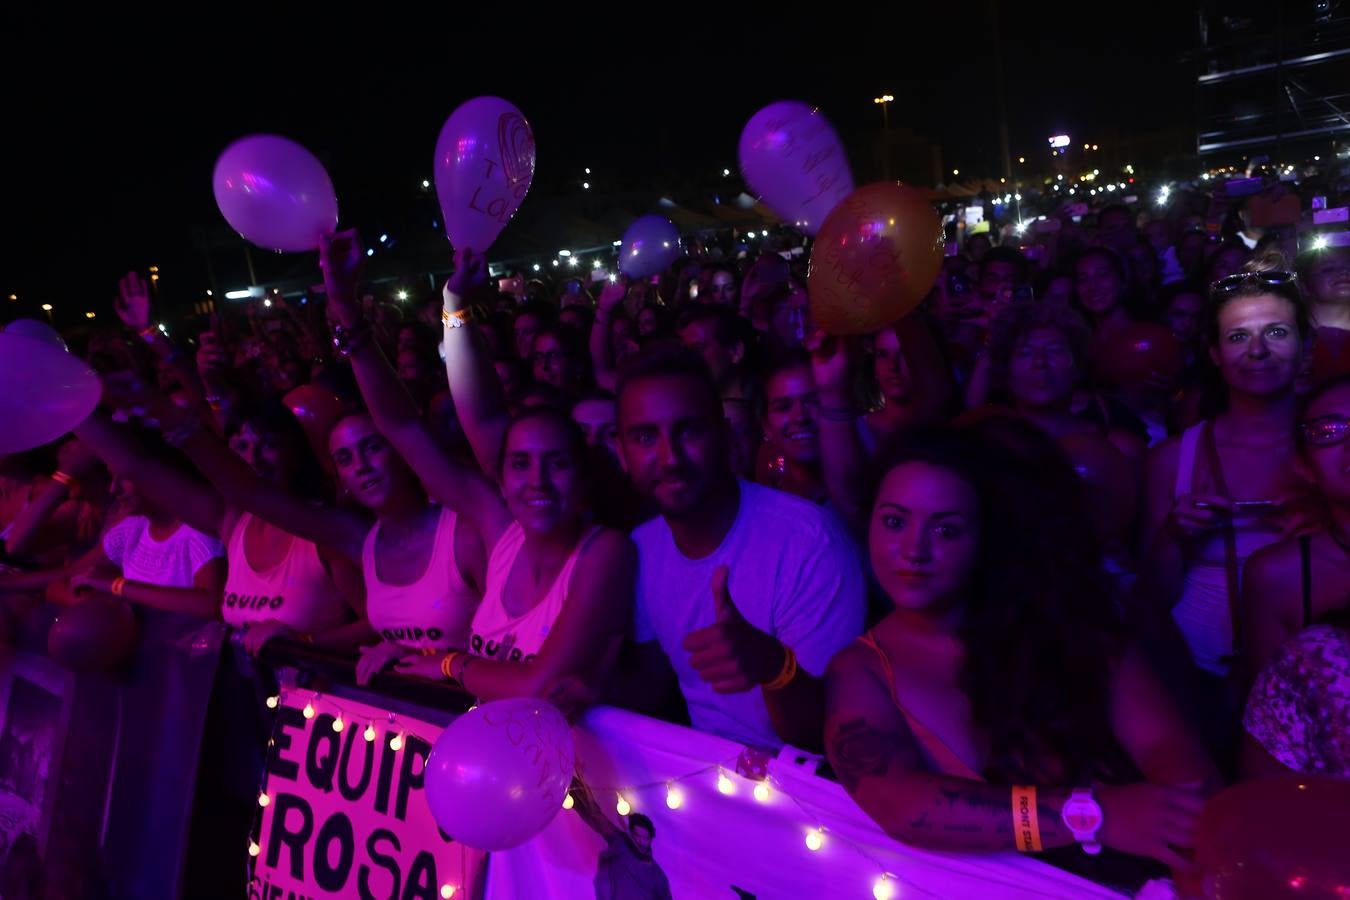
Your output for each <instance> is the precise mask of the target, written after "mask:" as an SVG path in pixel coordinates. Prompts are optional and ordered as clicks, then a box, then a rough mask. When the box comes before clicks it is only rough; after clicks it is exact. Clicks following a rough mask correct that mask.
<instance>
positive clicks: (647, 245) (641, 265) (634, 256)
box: [619, 216, 684, 278]
mask: <svg viewBox="0 0 1350 900" xmlns="http://www.w3.org/2000/svg"><path fill="white" fill-rule="evenodd" d="M683 253H684V245H683V244H681V243H680V230H679V229H678V228H676V227H675V223H674V222H672V221H670V220H669V219H667V218H666V217H665V216H643V217H642V218H640V219H635V220H633V224H632V225H629V226H628V230H627V231H625V232H624V233H623V245H622V246H621V247H620V248H619V271H620V272H622V273H623V274H625V275H627V276H628V277H629V278H646V277H648V276H650V275H655V274H656V273H658V272H664V271H665V270H666V269H668V268H670V264H671V263H673V262H675V260H677V259H679V258H680V256H681V255H682V254H683Z"/></svg>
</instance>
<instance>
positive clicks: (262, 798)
mask: <svg viewBox="0 0 1350 900" xmlns="http://www.w3.org/2000/svg"><path fill="white" fill-rule="evenodd" d="M271 802H272V798H271V797H269V796H267V792H266V791H264V792H263V793H261V794H259V795H258V805H259V806H261V807H262V808H263V809H266V808H267V806H268V804H270V803H271Z"/></svg>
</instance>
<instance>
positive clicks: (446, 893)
mask: <svg viewBox="0 0 1350 900" xmlns="http://www.w3.org/2000/svg"><path fill="white" fill-rule="evenodd" d="M453 896H455V886H454V885H453V884H443V885H441V897H442V898H443V900H450V898H451V897H453Z"/></svg>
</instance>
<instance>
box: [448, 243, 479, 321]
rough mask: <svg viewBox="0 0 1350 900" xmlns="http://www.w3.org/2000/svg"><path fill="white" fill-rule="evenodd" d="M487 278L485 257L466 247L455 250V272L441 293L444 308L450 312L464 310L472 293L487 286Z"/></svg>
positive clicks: (470, 300) (471, 298)
mask: <svg viewBox="0 0 1350 900" xmlns="http://www.w3.org/2000/svg"><path fill="white" fill-rule="evenodd" d="M487 278H488V268H487V257H485V256H483V255H482V254H481V253H475V252H474V251H473V250H472V249H470V248H468V247H463V248H461V249H459V250H456V251H455V271H454V274H453V275H451V276H450V279H449V280H448V281H446V283H445V290H444V291H443V292H442V295H443V299H444V300H445V308H446V309H448V310H450V311H451V312H456V311H458V310H461V309H464V308H465V307H466V306H468V305H469V304H470V303H471V302H472V300H473V295H474V292H475V291H477V290H478V289H479V288H481V287H483V285H485V284H487Z"/></svg>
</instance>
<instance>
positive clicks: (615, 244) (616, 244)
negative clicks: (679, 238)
mask: <svg viewBox="0 0 1350 900" xmlns="http://www.w3.org/2000/svg"><path fill="white" fill-rule="evenodd" d="M622 244H623V241H614V246H615V247H618V246H621V245H622ZM10 299H11V300H12V299H13V298H12V297H11V298H10Z"/></svg>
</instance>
